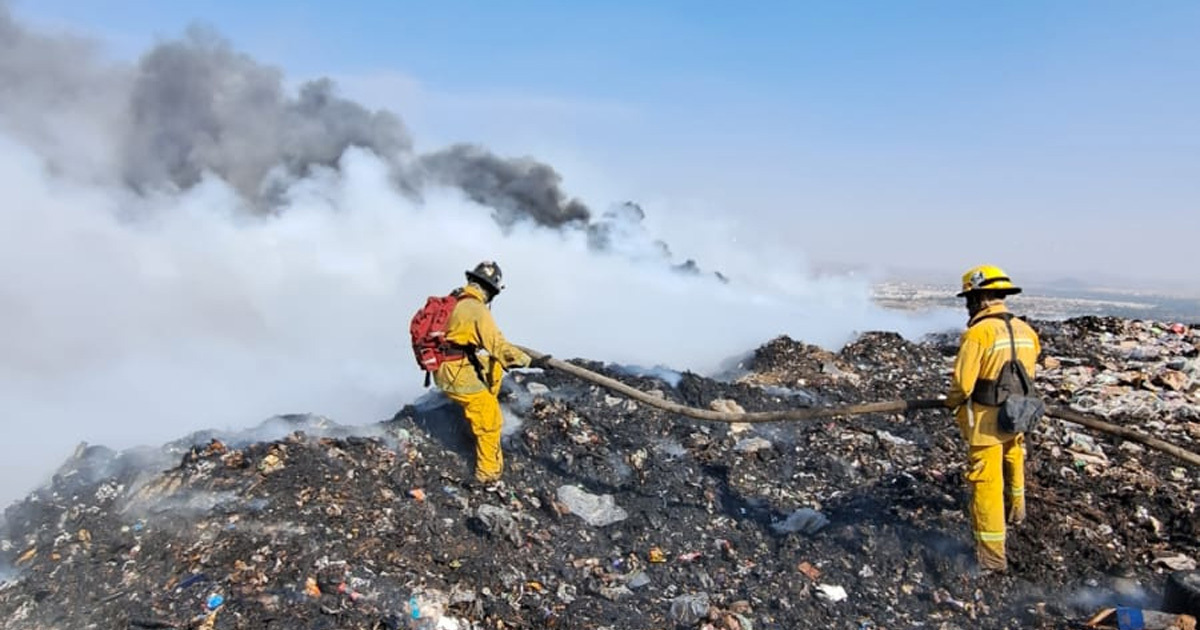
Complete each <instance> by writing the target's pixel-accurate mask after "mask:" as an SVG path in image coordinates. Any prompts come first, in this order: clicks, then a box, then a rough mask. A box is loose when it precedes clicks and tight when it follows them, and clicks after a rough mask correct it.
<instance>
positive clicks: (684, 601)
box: [671, 593, 708, 625]
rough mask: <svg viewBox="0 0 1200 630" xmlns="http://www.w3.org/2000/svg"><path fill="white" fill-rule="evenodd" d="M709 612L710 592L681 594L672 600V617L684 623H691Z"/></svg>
mask: <svg viewBox="0 0 1200 630" xmlns="http://www.w3.org/2000/svg"><path fill="white" fill-rule="evenodd" d="M707 614H708V593H699V594H696V595H680V596H679V597H676V598H675V599H672V600H671V618H672V619H674V620H675V621H677V622H678V623H680V624H683V625H691V624H694V623H696V622H697V621H700V619H701V618H703V617H704V616H705V615H707Z"/></svg>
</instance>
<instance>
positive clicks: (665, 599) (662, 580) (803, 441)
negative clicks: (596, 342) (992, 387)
mask: <svg viewBox="0 0 1200 630" xmlns="http://www.w3.org/2000/svg"><path fill="white" fill-rule="evenodd" d="M1032 323H1033V324H1034V325H1035V327H1036V328H1037V329H1038V330H1039V332H1040V333H1041V335H1042V339H1043V346H1044V352H1043V358H1042V362H1043V366H1042V370H1041V371H1040V372H1039V376H1038V383H1039V386H1040V387H1042V388H1043V394H1044V395H1045V396H1046V397H1047V399H1048V400H1049V401H1052V402H1054V403H1056V404H1061V405H1069V406H1072V407H1074V408H1076V409H1079V410H1081V411H1088V412H1091V413H1097V414H1101V415H1104V416H1105V417H1106V418H1107V419H1108V420H1109V421H1110V422H1114V423H1119V424H1125V425H1133V426H1136V427H1138V428H1140V429H1142V430H1144V431H1146V432H1149V433H1152V434H1154V435H1156V436H1158V437H1160V438H1163V439H1167V440H1169V441H1172V442H1174V443H1176V444H1178V445H1180V446H1183V447H1184V448H1188V449H1190V450H1200V423H1198V420H1200V418H1197V410H1198V408H1200V406H1198V405H1200V400H1198V397H1200V393H1198V389H1200V372H1198V368H1200V363H1198V361H1200V360H1198V359H1197V354H1198V353H1200V335H1197V332H1196V329H1195V328H1192V327H1184V326H1171V325H1155V324H1152V323H1148V322H1137V321H1128V320H1118V319H1103V318H1092V317H1089V318H1079V319H1074V320H1067V321H1055V322H1042V321H1037V322H1032ZM955 350H956V338H955V336H953V335H940V336H931V337H929V338H927V339H925V340H922V341H920V342H910V341H907V340H905V339H903V338H901V337H900V336H898V335H895V334H892V333H880V332H871V333H865V334H863V335H862V336H861V337H859V338H858V339H857V340H856V341H854V342H852V343H850V344H849V345H847V346H846V347H844V348H842V349H841V350H840V351H838V352H831V351H829V350H825V349H821V348H817V347H814V346H811V345H806V344H804V343H802V342H799V341H795V340H792V339H788V338H786V337H781V338H778V339H775V340H772V341H770V342H769V343H766V344H765V345H763V346H762V347H760V348H759V349H758V350H757V351H755V353H754V355H753V358H752V359H748V360H747V362H746V363H745V365H743V366H742V367H743V368H744V370H743V371H742V372H740V373H738V374H736V375H732V376H731V377H730V378H727V379H722V380H714V379H709V378H702V377H700V376H697V375H695V374H691V373H682V374H680V373H666V372H664V371H662V370H659V371H656V372H646V371H641V370H631V369H624V368H619V367H617V366H608V365H601V364H597V363H592V362H587V361H577V363H578V364H580V365H582V366H584V367H587V368H589V369H593V370H596V371H599V372H601V373H603V374H605V375H607V376H610V377H613V378H617V379H620V380H622V381H623V382H625V383H628V384H630V385H632V386H634V387H637V388H639V389H642V390H643V391H647V392H651V393H652V394H653V395H656V396H662V397H664V398H666V399H668V400H672V401H675V402H679V403H684V404H687V405H690V406H697V407H704V408H711V409H719V410H724V411H738V410H742V409H744V410H747V411H765V410H774V409H786V408H796V407H804V406H812V405H826V404H839V403H846V402H864V401H873V400H888V399H895V398H931V397H935V396H937V395H938V394H941V393H943V392H944V391H945V388H946V384H947V381H948V373H949V370H950V368H951V366H952V362H953V355H954V352H955ZM414 378H415V377H414ZM507 382H508V385H507V386H506V390H505V395H504V402H505V406H506V410H505V413H506V422H507V423H509V425H511V427H512V430H511V431H510V432H509V433H508V435H507V436H506V439H505V460H506V461H505V464H506V469H505V473H504V475H505V476H504V481H503V482H502V484H497V485H493V486H485V487H480V486H478V485H476V484H474V483H472V482H471V481H470V478H471V475H470V470H471V461H470V459H471V457H470V454H471V452H472V451H471V443H470V439H469V435H468V434H467V432H466V430H465V426H464V424H463V420H462V419H461V417H460V416H459V415H457V407H456V406H454V405H453V404H452V403H447V402H446V401H444V400H443V399H441V398H440V397H437V396H429V397H427V399H423V400H422V401H418V403H419V404H414V405H410V406H407V407H405V408H404V409H403V410H401V411H400V412H399V413H398V414H396V416H395V417H394V418H392V419H390V420H388V421H385V422H382V423H379V424H377V425H371V426H368V427H344V426H340V425H337V424H336V423H333V422H331V421H329V420H326V419H323V418H319V417H312V416H295V417H287V418H279V419H275V420H273V421H272V422H273V429H274V430H275V431H276V433H277V435H275V436H273V437H268V438H263V435H264V432H263V431H262V430H261V428H259V429H256V430H250V431H247V432H246V433H245V434H243V435H218V434H215V433H200V434H196V435H193V436H189V437H187V438H184V439H183V440H180V441H178V442H176V443H172V444H168V445H166V446H164V447H162V448H161V449H141V450H138V451H130V452H122V453H117V452H113V451H111V450H108V449H105V448H103V447H96V446H92V447H81V448H80V450H79V451H78V452H77V453H76V455H75V457H73V458H71V459H70V460H69V461H67V462H66V463H65V464H64V465H63V466H62V468H61V469H60V470H59V472H58V474H56V475H55V476H54V478H53V480H52V482H51V483H50V484H49V485H48V486H47V487H45V488H42V489H40V490H38V491H36V492H34V493H32V494H31V495H30V496H29V497H28V498H26V499H25V500H23V501H21V502H18V503H15V504H13V505H12V506H10V507H9V508H8V509H7V510H6V512H5V518H4V522H3V527H2V529H0V535H2V541H0V559H2V560H3V562H4V564H5V566H6V567H7V568H6V569H5V570H4V571H3V575H5V576H6V578H7V579H6V581H5V583H4V585H3V587H2V588H0V628H6V629H13V630H16V629H30V628H37V629H50V628H63V629H71V630H78V629H84V628H205V629H231V628H256V629H257V628H327V629H334V628H370V629H379V628H388V629H397V628H422V629H434V628H439V629H445V630H453V629H459V630H467V629H475V628H480V629H482V628H590V629H596V630H599V629H605V628H607V629H613V630H617V629H625V628H675V629H683V628H703V629H708V630H718V629H722V630H752V629H754V630H759V629H786V628H806V627H820V628H853V629H884V628H908V627H929V628H946V629H950V628H1030V627H1033V628H1074V627H1080V623H1081V622H1082V620H1085V619H1087V618H1088V617H1090V616H1091V615H1092V614H1093V613H1095V612H1096V610H1097V609H1100V608H1103V607H1106V606H1116V605H1134V606H1144V607H1146V608H1150V609H1153V608H1155V607H1156V605H1157V604H1158V603H1159V600H1160V598H1161V596H1162V592H1163V585H1164V583H1165V582H1166V580H1167V576H1168V575H1169V574H1170V573H1171V572H1173V571H1180V570H1188V569H1195V567H1196V561H1197V559H1200V542H1198V541H1200V514H1198V513H1197V507H1196V506H1197V503H1198V502H1200V470H1197V469H1195V468H1187V467H1185V466H1184V465H1183V464H1180V463H1179V462H1178V461H1177V460H1174V459H1172V458H1171V457H1170V456H1169V455H1166V454H1163V453H1161V452H1158V451H1156V450H1152V449H1148V448H1145V447H1143V446H1141V445H1139V444H1136V443H1133V442H1128V441H1122V440H1119V439H1116V438H1110V437H1107V436H1103V435H1099V434H1090V433H1085V432H1084V430H1083V429H1082V428H1081V427H1078V426H1073V425H1070V424H1067V423H1063V422H1061V421H1058V420H1045V421H1043V423H1042V424H1041V425H1040V426H1039V427H1038V429H1037V430H1036V431H1035V432H1034V433H1032V434H1031V435H1029V437H1028V446H1029V466H1028V473H1027V474H1028V480H1027V490H1026V492H1027V495H1028V501H1029V516H1028V520H1027V521H1026V523H1025V524H1024V525H1022V526H1020V527H1017V528H1015V529H1012V530H1010V533H1009V542H1008V545H1009V556H1010V571H1009V573H1008V574H1006V575H1003V576H978V575H977V573H976V571H975V570H974V555H973V543H972V540H971V537H970V536H971V534H970V527H969V523H968V518H967V515H966V513H965V511H964V508H965V506H966V495H965V484H964V483H963V481H962V474H963V472H964V458H965V454H964V450H965V447H964V446H963V444H962V442H961V439H960V438H959V436H958V434H957V429H956V428H955V426H954V423H953V420H952V419H951V417H950V414H949V412H948V411H941V410H928V411H918V412H912V413H909V414H905V415H865V416H857V417H852V418H844V419H838V420H823V421H819V422H808V423H788V424H767V425H748V424H722V423H713V422H702V421H696V420H691V419H687V418H681V417H678V416H673V415H671V414H668V413H665V412H661V411H658V410H657V409H652V408H648V407H647V406H645V405H642V404H639V403H636V402H633V401H630V400H628V399H626V398H623V397H618V396H614V395H612V394H610V393H609V392H607V391H605V390H603V389H601V388H599V387H594V386H592V385H590V384H587V383H583V382H581V381H579V380H576V379H573V378H571V377H569V376H567V375H565V374H561V373H556V372H554V371H549V372H544V373H543V372H538V371H522V372H517V373H514V374H513V375H512V377H511V378H510V379H508V381H507Z"/></svg>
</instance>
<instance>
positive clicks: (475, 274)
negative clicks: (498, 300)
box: [467, 260, 504, 295]
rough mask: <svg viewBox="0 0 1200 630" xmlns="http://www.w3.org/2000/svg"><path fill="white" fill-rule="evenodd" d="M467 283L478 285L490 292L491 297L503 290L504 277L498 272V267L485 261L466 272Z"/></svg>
mask: <svg viewBox="0 0 1200 630" xmlns="http://www.w3.org/2000/svg"><path fill="white" fill-rule="evenodd" d="M467 282H476V283H478V284H479V285H481V286H483V288H485V289H487V290H488V291H491V293H492V295H499V293H500V291H502V290H503V289H504V276H503V274H502V273H501V272H500V265H497V264H496V263H494V262H492V261H490V260H485V261H483V262H481V263H479V264H478V265H475V268H474V269H471V270H469V271H467Z"/></svg>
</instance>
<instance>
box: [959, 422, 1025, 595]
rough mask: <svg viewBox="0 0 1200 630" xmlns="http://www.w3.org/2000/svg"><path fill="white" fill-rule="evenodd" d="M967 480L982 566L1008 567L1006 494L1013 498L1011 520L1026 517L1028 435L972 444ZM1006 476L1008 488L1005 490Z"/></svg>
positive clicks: (992, 567) (1010, 509) (1003, 568)
mask: <svg viewBox="0 0 1200 630" xmlns="http://www.w3.org/2000/svg"><path fill="white" fill-rule="evenodd" d="M968 464H969V466H968V470H967V482H968V483H970V484H971V524H972V527H973V529H974V530H975V553H976V556H977V557H978V558H979V566H980V568H982V569H989V570H999V571H1004V570H1006V569H1007V568H1008V561H1007V558H1006V557H1005V554H1004V521H1005V511H1004V495H1005V494H1007V495H1008V498H1009V511H1008V521H1009V522H1011V523H1013V524H1016V523H1020V522H1021V521H1023V520H1025V436H1024V435H1018V436H1016V437H1015V438H1013V439H1011V440H1009V441H1007V442H1004V443H1003V444H995V445H992V446H972V447H971V450H970V453H969V454H968ZM1005 477H1007V478H1008V483H1007V486H1008V491H1007V493H1006V492H1005V485H1006V484H1005Z"/></svg>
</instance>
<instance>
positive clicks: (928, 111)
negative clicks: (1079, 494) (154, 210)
mask: <svg viewBox="0 0 1200 630" xmlns="http://www.w3.org/2000/svg"><path fill="white" fill-rule="evenodd" d="M12 6H13V10H14V12H15V13H16V15H17V16H18V17H19V18H21V19H22V20H23V21H26V22H29V23H31V24H34V25H36V26H39V27H42V28H52V29H64V30H71V31H76V32H80V33H87V34H90V35H92V36H94V37H96V38H98V39H100V40H102V41H104V42H106V43H107V45H108V47H107V51H108V52H109V54H111V55H113V56H116V57H123V58H135V57H136V56H137V55H138V53H140V52H141V51H143V50H145V49H146V48H147V47H148V46H150V45H152V44H153V43H154V42H155V41H156V40H159V39H164V38H171V37H175V36H177V35H178V34H179V33H180V32H182V30H183V29H184V28H186V27H187V26H188V25H189V24H191V23H194V22H199V23H203V24H207V25H210V26H212V27H214V28H216V29H217V30H218V31H219V32H221V33H222V34H224V35H225V36H227V37H228V38H230V39H231V40H232V41H233V43H234V44H235V46H237V47H238V48H239V49H242V50H244V51H246V52H248V53H249V54H251V55H253V56H254V57H256V58H257V59H259V60H260V61H261V62H264V63H268V64H272V65H278V66H280V67H282V68H283V69H284V70H285V71H286V72H287V74H288V76H289V77H290V78H291V79H294V80H301V79H306V78H311V77H316V76H325V75H327V76H331V77H334V78H335V79H337V80H339V82H340V83H341V84H342V85H343V87H344V90H345V91H347V92H348V93H349V94H350V95H352V96H354V97H356V98H360V99H362V100H365V101H367V102H368V103H369V104H371V105H374V106H381V107H382V106H386V107H388V108H390V109H394V110H395V111H397V112H398V113H399V114H400V115H402V116H403V117H404V118H405V120H406V121H407V122H408V124H409V125H410V127H412V129H413V132H414V136H415V137H416V141H417V143H418V146H419V147H420V148H425V149H429V148H434V147H436V146H438V145H440V144H443V143H446V142H452V141H464V140H465V141H479V142H483V143H485V144H488V145H489V146H492V147H493V148H495V149H497V150H498V151H500V152H503V153H509V154H532V155H535V156H537V157H540V158H543V159H546V160H547V161H549V162H551V163H552V164H555V165H556V166H558V167H559V168H560V170H561V171H562V172H563V174H564V176H565V186H566V188H567V189H568V190H571V191H575V192H576V193H577V194H579V195H581V196H582V197H583V198H584V200H585V201H587V202H588V203H589V204H591V205H593V206H594V207H601V208H602V207H603V206H604V205H605V204H607V203H611V202H616V201H622V200H624V199H629V198H632V199H637V200H640V201H643V202H645V204H646V205H647V208H648V210H649V211H650V212H651V214H652V217H657V220H658V221H660V223H661V225H662V227H663V228H664V229H669V226H670V225H671V223H672V222H673V221H679V220H682V219H684V218H699V219H708V218H711V217H721V218H722V219H723V222H722V223H721V224H720V225H721V226H722V227H721V228H719V229H727V230H730V238H739V239H744V240H745V241H746V242H751V241H752V240H753V239H755V238H770V239H774V240H781V241H785V242H787V243H791V244H794V246H795V247H796V248H798V249H800V250H802V251H804V252H806V253H807V254H808V255H809V257H810V258H811V259H813V260H814V261H816V262H817V263H822V264H823V263H836V264H849V265H887V266H892V267H898V268H905V269H919V270H929V271H932V272H934V273H944V274H945V275H946V276H947V277H948V278H951V279H953V278H955V277H957V275H958V274H959V273H960V272H961V270H962V269H963V268H965V267H967V266H970V265H973V264H976V263H978V262H985V261H987V262H994V263H997V264H1001V265H1003V266H1005V267H1007V268H1009V270H1010V271H1012V272H1013V273H1014V274H1015V273H1020V274H1023V277H1025V278H1028V279H1029V281H1030V282H1032V281H1034V280H1035V279H1046V280H1049V279H1053V278H1056V277H1063V276H1075V277H1081V278H1084V279H1095V280H1096V281H1097V282H1112V281H1117V280H1119V281H1121V282H1124V283H1126V284H1135V285H1151V284H1160V283H1161V284H1172V285H1173V286H1175V287H1177V288H1183V289H1187V288H1194V289H1198V290H1200V282H1197V281H1195V280H1194V272H1193V271H1192V269H1191V267H1192V266H1193V264H1194V263H1193V260H1194V257H1193V256H1191V255H1190V254H1191V248H1192V247H1193V242H1194V241H1195V240H1196V239H1197V237H1200V116H1198V115H1197V114H1196V112H1200V37H1197V34H1200V3H1197V2H1194V1H1187V2H1174V1H1153V2H1138V3H1134V2H1104V1H1087V2H1082V1H1081V2H1004V3H967V2H894V1H892V2H822V3H807V2H804V3H802V2H786V3H784V2H779V3H775V2H762V3H754V4H750V3H741V4H737V3H709V2H686V3H685V2H676V3H666V2H660V3H640V2H619V1H610V2H604V3H590V4H585V3H564V2H558V3H549V2H523V3H486V2H437V3H399V2H359V3H333V2H275V1H259V2H255V3H238V2H229V1H225V0H210V1H207V2H198V1H190V0H187V1H184V0H177V1H173V2H149V1H140V2H135V1H128V0H108V1H106V2H103V3H101V2H65V1H59V0H38V1H37V2H32V1H30V0H16V1H15V2H13V5H12ZM731 224H732V226H733V227H732V228H731V227H730V225H731ZM714 225H716V223H714ZM714 229H718V228H714ZM683 253H685V254H687V253H691V252H686V251H685V252H683Z"/></svg>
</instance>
